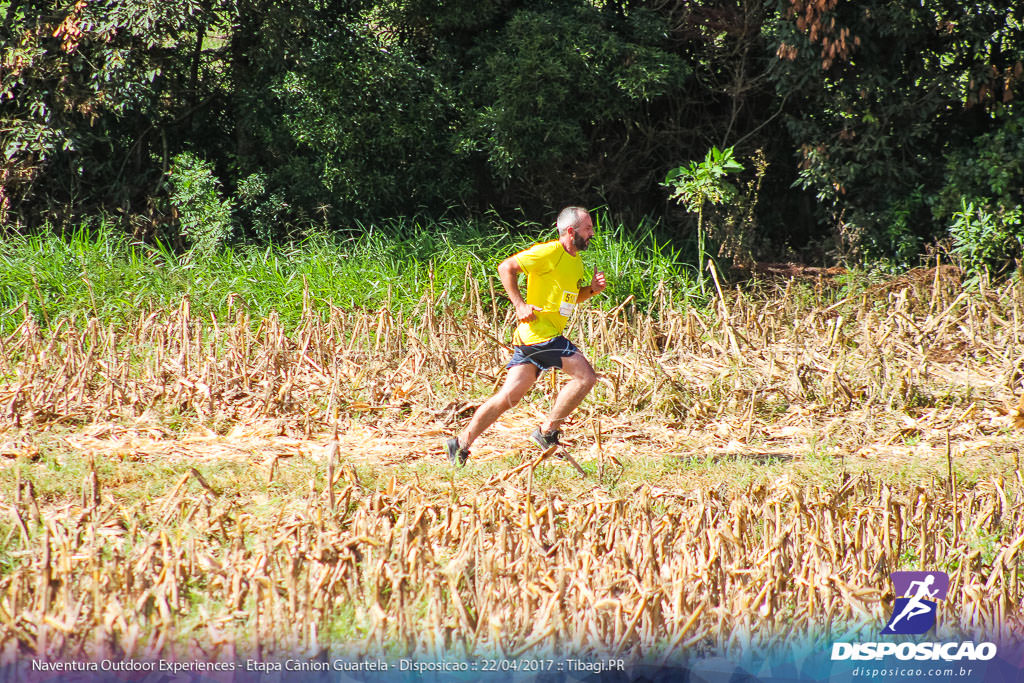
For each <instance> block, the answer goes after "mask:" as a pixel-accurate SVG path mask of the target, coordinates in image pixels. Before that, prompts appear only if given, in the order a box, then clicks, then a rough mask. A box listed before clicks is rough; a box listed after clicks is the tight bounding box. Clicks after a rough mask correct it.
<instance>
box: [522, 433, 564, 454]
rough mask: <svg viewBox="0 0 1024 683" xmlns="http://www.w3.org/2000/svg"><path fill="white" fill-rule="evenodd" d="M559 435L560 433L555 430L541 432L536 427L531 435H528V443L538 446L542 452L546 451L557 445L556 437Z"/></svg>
mask: <svg viewBox="0 0 1024 683" xmlns="http://www.w3.org/2000/svg"><path fill="white" fill-rule="evenodd" d="M561 434H562V432H560V431H558V430H557V429H555V430H552V431H550V432H542V431H541V430H540V427H537V428H536V429H534V430H533V433H532V434H530V441H532V442H534V443H535V444H537V445H538V446H540V448H541V450H542V451H546V450H547V449H549V448H552V447H554V446H557V445H558V437H559V436H560V435H561Z"/></svg>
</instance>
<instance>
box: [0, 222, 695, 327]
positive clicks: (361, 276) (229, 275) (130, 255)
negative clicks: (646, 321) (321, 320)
mask: <svg viewBox="0 0 1024 683" xmlns="http://www.w3.org/2000/svg"><path fill="white" fill-rule="evenodd" d="M556 236H557V235H556V233H555V231H554V229H553V228H550V229H542V228H540V227H538V226H536V225H525V224H516V225H513V224H507V223H501V222H496V221H495V222H486V221H482V220H481V221H454V220H452V221H441V222H424V221H419V220H414V219H396V220H392V221H389V222H386V223H383V224H377V225H366V226H358V229H356V230H353V231H351V232H350V233H348V234H340V233H339V234H329V235H328V234H321V235H313V236H310V237H308V238H306V239H305V240H303V241H300V242H293V243H289V244H282V245H275V246H266V245H264V246H258V245H251V244H248V245H247V244H242V245H234V246H231V247H225V248H223V249H221V250H219V251H217V252H216V253H214V254H212V255H209V256H198V255H195V254H188V253H185V254H179V253H175V252H173V251H172V250H170V249H168V248H166V247H164V246H162V245H155V246H153V245H145V244H140V243H133V242H131V241H130V240H129V239H127V238H126V237H124V236H123V235H121V234H120V233H118V232H117V230H116V229H115V228H113V227H111V226H110V225H109V224H106V223H100V224H99V225H98V227H93V228H91V229H90V228H84V227H83V228H81V229H79V230H77V231H75V232H73V233H71V234H65V235H63V236H57V235H52V234H34V235H29V236H23V235H17V234H15V235H8V236H6V237H5V238H4V240H3V242H2V243H0V332H2V333H9V332H10V331H11V330H13V329H15V328H16V327H17V326H18V325H19V324H20V323H21V322H22V321H23V320H24V318H25V315H26V314H28V315H31V316H33V317H34V318H35V319H36V321H37V322H38V323H39V324H40V325H53V324H56V322H57V321H58V320H60V319H61V318H77V319H83V318H85V317H96V318H98V319H99V320H100V321H101V322H102V323H103V324H105V325H107V324H115V325H117V324H123V323H126V322H128V321H130V320H134V319H136V318H138V317H139V316H140V315H144V314H145V313H147V312H148V311H150V310H155V309H168V308H174V307H177V306H178V305H179V304H180V303H181V301H182V299H183V298H184V297H185V296H186V295H187V296H188V297H189V301H190V305H191V308H192V311H193V312H194V313H196V314H199V315H204V316H206V315H210V314H214V315H217V316H218V317H223V316H224V315H226V314H227V312H228V310H229V300H230V305H233V306H238V305H244V306H245V307H246V308H247V310H248V311H249V313H250V315H252V316H253V318H255V319H259V318H261V317H263V316H265V315H268V314H269V313H270V312H271V311H276V312H277V314H278V315H279V316H280V318H281V320H282V322H283V323H284V324H285V325H286V326H289V325H292V324H294V323H296V322H297V321H298V320H299V318H300V316H301V313H302V306H303V291H304V289H305V290H307V291H308V292H309V294H310V296H311V297H312V298H313V300H314V302H315V303H319V304H324V303H328V302H329V303H331V304H333V305H335V306H342V307H362V308H368V309H376V308H380V307H382V306H388V307H389V308H391V309H392V310H410V309H411V308H412V307H414V306H415V305H417V304H418V303H419V302H420V301H421V300H423V298H424V297H427V299H428V300H429V301H431V302H433V304H434V305H435V306H438V307H446V306H447V307H452V308H453V309H454V310H455V311H456V312H459V307H460V306H464V305H465V304H464V303H463V301H464V300H465V294H466V291H467V289H468V288H470V287H474V288H475V289H477V290H478V291H479V292H480V294H481V299H482V302H483V304H484V306H489V305H491V304H495V305H498V306H504V305H506V301H507V300H506V299H505V295H504V292H503V291H502V289H501V285H500V283H499V282H498V278H497V273H496V268H497V265H498V264H499V263H500V262H501V261H502V260H503V259H505V258H507V257H508V256H509V255H511V254H514V253H516V252H517V251H519V250H521V249H524V248H526V247H528V246H529V245H530V244H532V243H535V242H538V241H545V240H551V239H555V238H556ZM583 259H584V263H585V264H586V266H587V268H588V271H589V272H591V273H592V272H593V271H595V270H602V271H604V272H605V273H606V274H607V277H608V282H609V287H608V291H607V293H606V295H605V296H602V297H598V298H597V299H596V300H594V302H593V305H596V306H603V307H614V306H616V305H618V304H619V303H621V302H622V301H623V300H625V299H626V298H627V297H629V296H630V295H632V296H633V297H634V299H633V302H634V304H635V305H637V306H641V307H642V306H644V305H645V304H648V303H650V302H651V301H652V300H653V298H654V297H655V296H658V297H661V296H663V295H664V294H667V293H670V294H671V295H672V297H673V298H674V299H676V300H677V301H679V300H685V299H687V298H691V297H695V296H697V294H696V292H697V291H698V290H697V288H696V286H695V284H694V282H693V278H692V270H691V269H689V267H688V266H687V265H686V264H685V263H684V262H683V261H682V259H681V256H680V254H679V252H678V251H677V250H675V249H674V248H672V247H671V246H670V245H669V244H668V242H667V241H665V240H663V239H661V238H659V236H658V234H657V230H656V227H655V226H654V225H653V224H651V223H642V224H641V225H639V226H635V227H627V226H624V225H622V224H619V223H612V222H610V221H608V220H607V219H605V218H603V217H600V216H599V217H598V220H597V236H596V237H595V238H594V240H593V241H592V242H591V248H590V250H588V251H587V252H586V253H584V255H583ZM473 283H475V285H474V284H473ZM491 291H494V292H495V294H496V297H497V299H498V300H497V301H491ZM325 309H326V307H325Z"/></svg>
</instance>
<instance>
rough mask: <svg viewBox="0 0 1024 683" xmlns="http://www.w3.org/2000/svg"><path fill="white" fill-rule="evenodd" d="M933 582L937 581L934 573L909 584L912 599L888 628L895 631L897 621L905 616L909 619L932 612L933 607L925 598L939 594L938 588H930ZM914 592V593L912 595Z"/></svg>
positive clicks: (908, 588)
mask: <svg viewBox="0 0 1024 683" xmlns="http://www.w3.org/2000/svg"><path fill="white" fill-rule="evenodd" d="M933 583H935V575H934V574H929V575H928V576H926V577H925V578H924V580H922V581H911V583H910V585H909V586H907V594H908V595H910V599H909V600H908V601H907V604H906V605H905V606H904V607H903V611H902V612H900V613H899V615H898V616H897V617H896V618H895V619H893V620H892V621H890V622H889V625H888V626H887V627H886V628H887V629H889V630H890V631H894V630H895V629H894V627H895V626H896V622H898V621H900V620H901V619H903V618H904V617H906V618H907V619H913V618H914V617H917V616H920V615H922V614H927V613H928V612H931V611H932V610H931V608H930V607H929V606H928V605H925V604H924V600H925V599H926V598H934V597H935V596H936V595H937V594H938V592H939V589H938V588H936V589H935V590H934V591H931V590H929V588H930V587H931V585H932V584H933ZM914 586H917V591H916V592H913V591H914ZM912 592H913V594H912V595H911V593H912Z"/></svg>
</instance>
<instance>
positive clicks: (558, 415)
mask: <svg viewBox="0 0 1024 683" xmlns="http://www.w3.org/2000/svg"><path fill="white" fill-rule="evenodd" d="M556 225H557V227H558V239H557V240H554V241H552V242H544V243H543V244H535V245H534V246H532V247H530V248H529V249H527V250H526V251H522V252H520V253H518V254H516V255H515V256H511V257H509V258H507V259H505V260H504V261H502V263H501V265H499V266H498V277H499V278H501V284H502V285H503V286H504V287H505V291H506V292H508V297H509V299H511V301H512V306H513V307H514V308H515V311H516V318H517V319H518V320H519V325H518V326H517V327H516V331H515V334H514V336H513V339H512V344H513V345H514V347H515V352H514V353H513V355H512V360H510V361H509V363H508V365H507V366H506V367H507V368H508V375H507V376H506V377H505V384H504V385H502V387H501V389H499V390H498V393H496V394H495V395H494V396H492V397H491V398H489V399H488V400H487V401H486V402H485V403H484V404H483V405H481V406H480V407H479V408H477V410H476V412H475V413H474V414H473V418H472V419H471V420H470V421H469V424H468V425H467V426H466V428H465V429H464V430H462V432H461V433H460V434H459V435H458V436H457V437H455V438H452V439H447V440H446V441H445V448H446V450H447V452H448V460H449V461H451V462H452V463H453V464H459V465H465V464H466V460H468V459H469V447H470V446H472V445H473V442H474V441H476V439H477V437H478V436H480V435H481V434H483V432H484V431H485V430H486V429H487V428H488V427H490V426H491V425H492V424H494V421H495V420H497V419H498V417H499V416H501V414H502V413H504V412H505V411H506V410H508V409H509V408H512V407H513V406H515V405H516V404H517V403H519V401H520V400H522V398H523V396H525V395H526V392H527V391H529V390H530V387H531V386H533V383H534V382H535V381H536V380H537V378H538V377H539V376H540V373H541V372H542V371H544V370H548V369H550V368H558V369H560V370H562V371H563V372H565V373H566V374H568V375H569V376H570V377H572V380H571V381H570V382H569V383H568V384H566V385H565V386H564V387H562V390H561V391H560V392H558V396H557V397H556V398H555V404H554V406H552V408H551V412H550V413H548V416H547V419H546V420H545V421H544V422H543V423H542V424H541V425H539V426H538V427H537V429H535V430H534V431H533V433H532V434H530V439H531V440H532V441H533V442H534V443H536V444H537V445H538V446H540V447H541V448H542V449H544V450H547V449H549V448H551V447H553V446H556V445H558V437H559V434H560V431H559V427H561V425H562V422H563V421H564V420H565V418H567V417H568V416H569V414H570V413H572V411H573V410H575V409H576V407H577V406H578V405H579V404H580V403H581V402H582V401H583V398H584V397H585V396H586V395H587V393H588V392H589V391H590V390H591V389H592V388H593V386H594V383H595V382H596V381H597V375H596V374H594V368H593V367H591V365H590V362H589V361H587V359H586V357H585V356H584V355H583V353H582V352H581V351H580V350H579V349H577V348H576V347H575V346H574V345H573V343H572V342H571V341H569V340H568V339H566V338H565V337H563V336H562V330H564V329H565V325H566V323H567V322H568V320H569V316H571V315H572V312H573V310H575V308H576V306H577V305H579V304H581V303H583V302H584V301H586V300H587V299H589V298H590V297H592V296H594V295H595V294H600V293H601V292H602V291H604V288H605V286H606V283H605V278H604V273H601V272H595V273H594V278H593V280H591V282H590V284H584V282H583V275H584V272H583V261H582V259H581V258H580V256H579V252H581V251H586V249H587V247H588V246H589V245H590V240H591V238H592V237H593V236H594V223H593V221H592V220H591V218H590V214H589V213H587V210H586V209H584V208H581V207H579V206H570V207H568V208H565V209H562V212H561V213H559V214H558V220H557V222H556ZM520 273H525V274H526V298H525V299H524V298H523V294H522V291H521V290H520V289H519V274H520Z"/></svg>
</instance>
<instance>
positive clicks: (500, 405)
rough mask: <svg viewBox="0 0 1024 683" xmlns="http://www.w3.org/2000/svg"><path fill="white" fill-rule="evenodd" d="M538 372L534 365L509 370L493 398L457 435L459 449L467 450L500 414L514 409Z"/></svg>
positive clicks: (519, 366) (515, 366)
mask: <svg viewBox="0 0 1024 683" xmlns="http://www.w3.org/2000/svg"><path fill="white" fill-rule="evenodd" d="M538 374H539V371H538V370H537V367H536V366H535V365H532V364H531V363H524V364H523V365H514V366H512V367H511V368H509V371H508V375H507V376H506V377H505V383H504V384H503V385H502V386H501V389H499V390H498V393H496V394H495V395H494V396H491V397H490V398H489V399H487V400H486V401H485V402H484V404H483V405H481V406H480V407H479V408H477V409H476V412H475V413H473V418H472V419H471V420H470V421H469V424H468V425H466V428H465V429H463V430H462V433H461V434H459V436H458V439H459V447H460V448H469V447H470V446H471V445H472V444H473V442H474V441H476V438H477V437H478V436H480V435H481V434H483V433H484V432H485V431H486V430H487V428H488V427H490V426H491V425H492V424H494V421H495V420H497V419H498V418H499V417H500V416H501V414H502V413H504V412H505V411H506V410H508V409H509V408H512V407H514V406H515V405H516V404H517V403H519V401H521V400H522V399H523V396H526V392H528V391H529V390H530V387H532V386H533V383H534V382H535V381H537V375H538Z"/></svg>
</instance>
